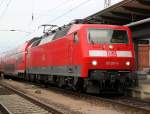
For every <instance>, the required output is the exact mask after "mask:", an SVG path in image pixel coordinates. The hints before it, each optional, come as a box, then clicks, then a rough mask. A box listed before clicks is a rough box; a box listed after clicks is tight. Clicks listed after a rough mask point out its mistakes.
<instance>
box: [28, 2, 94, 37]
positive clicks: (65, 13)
mask: <svg viewBox="0 0 150 114" xmlns="http://www.w3.org/2000/svg"><path fill="white" fill-rule="evenodd" d="M90 1H91V0H85V1H83V2H81V3H79V4H78V5H77V6H75V7H73V8H71V9H69V10H67V11H66V12H64V13H63V14H62V15H59V16H57V17H56V18H54V19H52V20H50V22H54V21H56V20H58V19H60V18H62V17H63V16H65V15H67V14H69V13H71V12H73V11H74V10H75V9H77V8H79V7H81V6H83V5H85V4H87V3H88V2H90ZM36 31H37V29H35V30H34V31H33V32H31V34H29V35H27V36H30V35H32V34H33V33H35V32H36Z"/></svg>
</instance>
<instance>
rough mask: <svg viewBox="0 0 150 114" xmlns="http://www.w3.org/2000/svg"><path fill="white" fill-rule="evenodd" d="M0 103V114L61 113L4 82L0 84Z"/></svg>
mask: <svg viewBox="0 0 150 114" xmlns="http://www.w3.org/2000/svg"><path fill="white" fill-rule="evenodd" d="M0 104H1V105H0V114H63V113H62V112H60V111H58V110H56V109H53V108H52V107H50V106H49V105H47V104H44V103H43V102H41V101H38V100H37V99H35V98H33V97H31V96H29V95H26V94H24V93H22V92H20V91H18V90H16V89H15V88H13V87H10V86H6V85H4V84H0ZM2 104H3V105H2ZM6 107H7V108H6Z"/></svg>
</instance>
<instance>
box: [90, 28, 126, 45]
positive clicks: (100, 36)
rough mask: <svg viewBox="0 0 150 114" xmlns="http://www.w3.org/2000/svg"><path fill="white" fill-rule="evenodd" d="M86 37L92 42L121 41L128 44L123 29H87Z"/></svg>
mask: <svg viewBox="0 0 150 114" xmlns="http://www.w3.org/2000/svg"><path fill="white" fill-rule="evenodd" d="M88 39H89V42H90V43H92V44H96V43H98V44H101V43H121V44H128V35H127V31H125V30H111V29H89V30H88Z"/></svg>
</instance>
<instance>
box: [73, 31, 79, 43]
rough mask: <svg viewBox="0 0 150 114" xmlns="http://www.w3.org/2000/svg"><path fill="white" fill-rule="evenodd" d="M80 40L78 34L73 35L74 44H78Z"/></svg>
mask: <svg viewBox="0 0 150 114" xmlns="http://www.w3.org/2000/svg"><path fill="white" fill-rule="evenodd" d="M78 40H79V38H78V34H77V32H75V33H74V34H73V42H74V43H77V42H78Z"/></svg>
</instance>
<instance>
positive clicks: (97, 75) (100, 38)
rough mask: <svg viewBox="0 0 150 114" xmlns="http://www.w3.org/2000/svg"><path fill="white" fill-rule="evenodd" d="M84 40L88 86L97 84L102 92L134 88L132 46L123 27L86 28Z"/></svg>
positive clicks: (128, 33)
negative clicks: (86, 51)
mask: <svg viewBox="0 0 150 114" xmlns="http://www.w3.org/2000/svg"><path fill="white" fill-rule="evenodd" d="M87 40H88V47H89V48H88V57H86V58H85V61H86V63H85V64H86V65H85V69H87V72H88V78H89V80H90V83H92V84H93V83H97V82H98V83H97V84H98V85H99V86H100V89H105V90H106V88H108V89H110V88H113V89H117V90H118V89H119V90H120V88H121V90H123V88H126V87H131V86H132V85H135V83H136V76H135V74H134V71H135V55H134V47H133V43H132V38H131V32H130V30H129V29H128V28H127V27H112V26H110V27H109V26H107V27H104V28H103V27H101V28H98V27H97V28H89V29H88V30H87ZM88 83H89V82H88Z"/></svg>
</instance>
